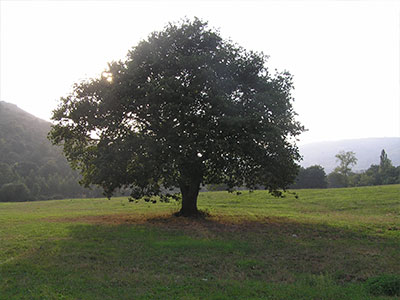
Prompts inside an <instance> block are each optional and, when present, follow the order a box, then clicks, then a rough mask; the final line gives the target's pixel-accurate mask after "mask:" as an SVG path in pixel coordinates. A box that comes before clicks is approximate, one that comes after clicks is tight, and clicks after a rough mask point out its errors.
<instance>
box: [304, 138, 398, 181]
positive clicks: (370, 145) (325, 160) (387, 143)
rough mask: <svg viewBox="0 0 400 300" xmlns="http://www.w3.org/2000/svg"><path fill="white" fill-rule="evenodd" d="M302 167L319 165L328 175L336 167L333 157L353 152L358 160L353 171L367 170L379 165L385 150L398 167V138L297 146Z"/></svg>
mask: <svg viewBox="0 0 400 300" xmlns="http://www.w3.org/2000/svg"><path fill="white" fill-rule="evenodd" d="M299 148H300V153H301V155H302V156H303V161H302V162H301V163H300V164H301V165H302V166H303V167H309V166H311V165H321V166H322V167H324V169H325V172H326V173H327V174H328V173H330V172H332V171H333V170H334V169H335V167H336V166H337V165H338V163H337V161H336V158H335V155H336V154H337V153H339V152H340V151H353V152H355V153H356V157H357V159H358V162H357V165H356V166H354V167H353V170H354V171H362V170H366V169H368V168H369V167H370V166H371V164H379V156H380V154H381V151H382V149H385V151H386V153H387V155H388V158H389V159H390V160H391V161H392V164H393V165H394V166H399V165H400V137H392V138H365V139H354V140H341V141H334V142H319V143H312V144H306V145H302V146H299Z"/></svg>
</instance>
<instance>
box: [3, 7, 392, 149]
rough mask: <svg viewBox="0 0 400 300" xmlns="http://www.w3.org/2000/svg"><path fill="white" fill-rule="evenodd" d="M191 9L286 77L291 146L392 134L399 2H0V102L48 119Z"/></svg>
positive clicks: (191, 11) (227, 37)
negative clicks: (78, 87) (293, 117)
mask: <svg viewBox="0 0 400 300" xmlns="http://www.w3.org/2000/svg"><path fill="white" fill-rule="evenodd" d="M194 16H196V17H198V18H200V19H202V20H204V21H208V22H209V26H210V27H211V28H216V29H219V31H220V33H221V35H222V37H223V38H225V39H230V40H232V41H233V42H235V43H237V44H239V45H241V46H243V47H244V48H246V49H247V50H253V51H258V52H263V53H264V54H267V55H269V56H270V58H269V61H268V64H267V66H268V67H269V68H270V69H271V70H274V69H278V70H279V71H283V70H287V71H289V72H290V73H291V74H292V75H293V76H294V86H295V90H294V92H293V96H294V98H295V101H294V103H293V105H294V110H295V111H296V113H297V114H298V116H297V120H298V121H300V122H301V123H302V125H304V126H305V127H306V128H307V129H308V131H307V132H305V133H303V134H302V135H301V136H300V140H299V144H306V143H311V142H318V141H332V140H342V139H353V138H367V137H399V136H400V92H399V91H400V76H399V73H400V72H399V70H400V60H399V56H400V48H399V44H400V2H399V1H384V0H383V1H362V0H359V1H323V0H322V1H301V0H297V1H262V0H258V1H240V0H237V1H228V0H225V1H223V0H222V1H211V0H205V1H190V0H186V1H167V0H166V1H151V0H150V1H133V0H132V1H128V0H126V1H60V0H58V1H57V0H55V1H34V0H31V1H19V0H0V68H1V72H0V100H3V101H6V102H10V103H14V104H16V105H18V106H19V107H20V108H22V109H24V110H26V111H27V112H29V113H31V114H33V115H35V116H37V117H39V118H42V119H44V120H50V118H51V115H52V110H53V109H55V108H56V107H57V105H58V102H59V99H60V97H63V96H66V95H68V94H69V93H70V92H71V91H72V86H73V84H74V83H76V82H80V81H81V80H83V79H86V78H92V77H98V76H100V74H101V73H102V72H103V71H104V70H105V69H106V68H107V63H108V62H111V61H118V60H121V59H122V60H123V59H124V58H125V57H126V54H127V52H128V50H129V49H131V48H132V47H133V46H135V45H136V44H137V43H138V42H139V41H141V40H143V39H146V38H147V36H148V35H149V34H150V33H151V32H152V31H159V30H162V29H163V28H164V27H165V26H166V25H167V24H168V22H175V21H179V20H180V19H182V18H185V17H188V18H193V17H194Z"/></svg>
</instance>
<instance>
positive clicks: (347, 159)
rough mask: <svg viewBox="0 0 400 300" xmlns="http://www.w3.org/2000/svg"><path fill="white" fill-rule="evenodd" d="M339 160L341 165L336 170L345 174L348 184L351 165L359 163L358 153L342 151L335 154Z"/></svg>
mask: <svg viewBox="0 0 400 300" xmlns="http://www.w3.org/2000/svg"><path fill="white" fill-rule="evenodd" d="M335 157H336V158H337V160H338V161H339V166H338V167H337V168H336V169H335V171H334V172H336V173H339V174H341V175H342V176H343V178H344V180H345V184H346V186H347V185H348V176H349V173H350V172H351V167H352V166H354V165H355V164H357V158H356V154H355V153H354V152H353V151H347V152H345V151H340V152H339V153H338V154H336V155H335Z"/></svg>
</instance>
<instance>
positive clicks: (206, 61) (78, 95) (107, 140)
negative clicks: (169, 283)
mask: <svg viewBox="0 0 400 300" xmlns="http://www.w3.org/2000/svg"><path fill="white" fill-rule="evenodd" d="M266 59H267V58H266V56H264V55H263V54H259V53H255V52H251V51H246V50H245V49H243V48H241V47H239V46H237V45H236V44H234V43H232V42H230V41H227V40H224V39H222V38H221V37H220V35H219V33H218V32H216V31H213V30H210V29H208V27H207V24H206V23H204V22H202V21H200V20H198V19H195V20H194V21H189V20H185V21H182V22H181V23H180V24H170V25H168V26H167V27H166V28H165V29H164V30H163V31H160V32H154V33H152V34H151V35H150V36H149V37H148V39H147V40H144V41H141V42H140V43H139V44H138V45H137V46H136V47H134V48H133V49H132V50H131V51H130V52H129V53H128V56H127V59H126V61H120V62H114V63H111V64H110V65H109V70H107V71H106V72H104V73H103V74H102V76H101V77H100V78H96V79H91V80H88V81H86V82H82V83H80V84H77V85H75V87H74V90H73V92H72V93H71V94H70V95H69V96H67V97H65V98H62V101H61V104H60V106H59V108H58V109H57V110H55V111H54V115H53V120H54V121H55V125H54V126H53V128H52V131H51V138H52V140H53V142H54V143H55V144H62V145H63V146H64V153H65V154H66V156H67V158H68V160H69V161H70V162H71V164H72V166H73V167H75V168H77V169H79V170H81V172H82V175H83V182H84V183H85V184H86V185H88V184H92V183H94V184H98V185H100V186H102V187H103V188H104V191H105V193H106V195H107V196H111V195H112V193H113V191H114V190H115V189H116V188H119V187H130V188H132V189H133V193H132V196H133V197H135V198H139V197H142V196H153V195H158V194H160V193H162V192H165V191H166V190H168V189H172V188H174V187H179V188H180V190H181V193H182V196H183V206H184V207H185V199H191V200H190V201H191V202H193V201H194V203H193V204H192V205H191V207H190V208H188V209H189V210H193V211H196V210H197V208H196V206H195V205H196V204H195V199H196V198H197V194H198V190H199V186H200V184H208V183H214V184H226V185H227V187H228V188H229V189H232V188H234V187H235V186H247V187H248V188H254V187H256V186H257V185H263V186H265V187H266V188H267V189H269V190H270V191H271V192H278V190H279V189H281V188H285V187H287V186H288V185H289V184H290V183H291V182H292V181H293V180H294V178H295V176H296V173H297V169H298V165H297V164H296V161H297V160H299V158H300V157H299V154H298V149H297V147H296V146H295V143H294V142H295V138H296V136H297V135H299V134H300V133H301V132H302V131H303V127H302V126H301V125H300V124H299V123H298V122H296V121H295V119H294V117H295V113H294V111H293V108H292V104H291V103H292V97H291V94H290V93H291V90H292V77H291V75H290V74H288V73H286V72H284V73H277V74H275V75H271V74H270V73H269V71H268V69H267V68H266V67H265V64H266ZM193 199H194V200H193ZM186 202H187V201H186ZM184 207H183V208H184Z"/></svg>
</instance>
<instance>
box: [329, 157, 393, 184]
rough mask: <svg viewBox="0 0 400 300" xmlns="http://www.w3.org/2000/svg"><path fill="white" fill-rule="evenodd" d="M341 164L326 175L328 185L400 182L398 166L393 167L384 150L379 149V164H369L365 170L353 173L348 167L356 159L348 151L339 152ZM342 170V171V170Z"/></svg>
mask: <svg viewBox="0 0 400 300" xmlns="http://www.w3.org/2000/svg"><path fill="white" fill-rule="evenodd" d="M339 157H340V158H339V159H340V160H341V165H340V166H339V167H338V168H336V169H335V171H334V172H332V173H330V174H329V175H328V187H332V188H337V187H348V186H371V185H386V184H396V183H400V166H398V167H394V166H393V165H392V162H391V161H390V159H389V158H388V157H387V154H386V152H385V150H384V149H383V150H382V151H381V155H380V164H379V165H371V166H370V167H369V168H368V169H367V170H366V171H364V172H359V173H353V172H351V168H350V167H346V166H345V165H346V164H345V162H347V163H348V164H349V165H351V164H354V163H355V162H356V161H357V159H356V158H355V156H354V153H353V154H351V153H350V154H349V152H347V154H346V153H344V152H342V153H340V155H339ZM343 170H344V171H343Z"/></svg>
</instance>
